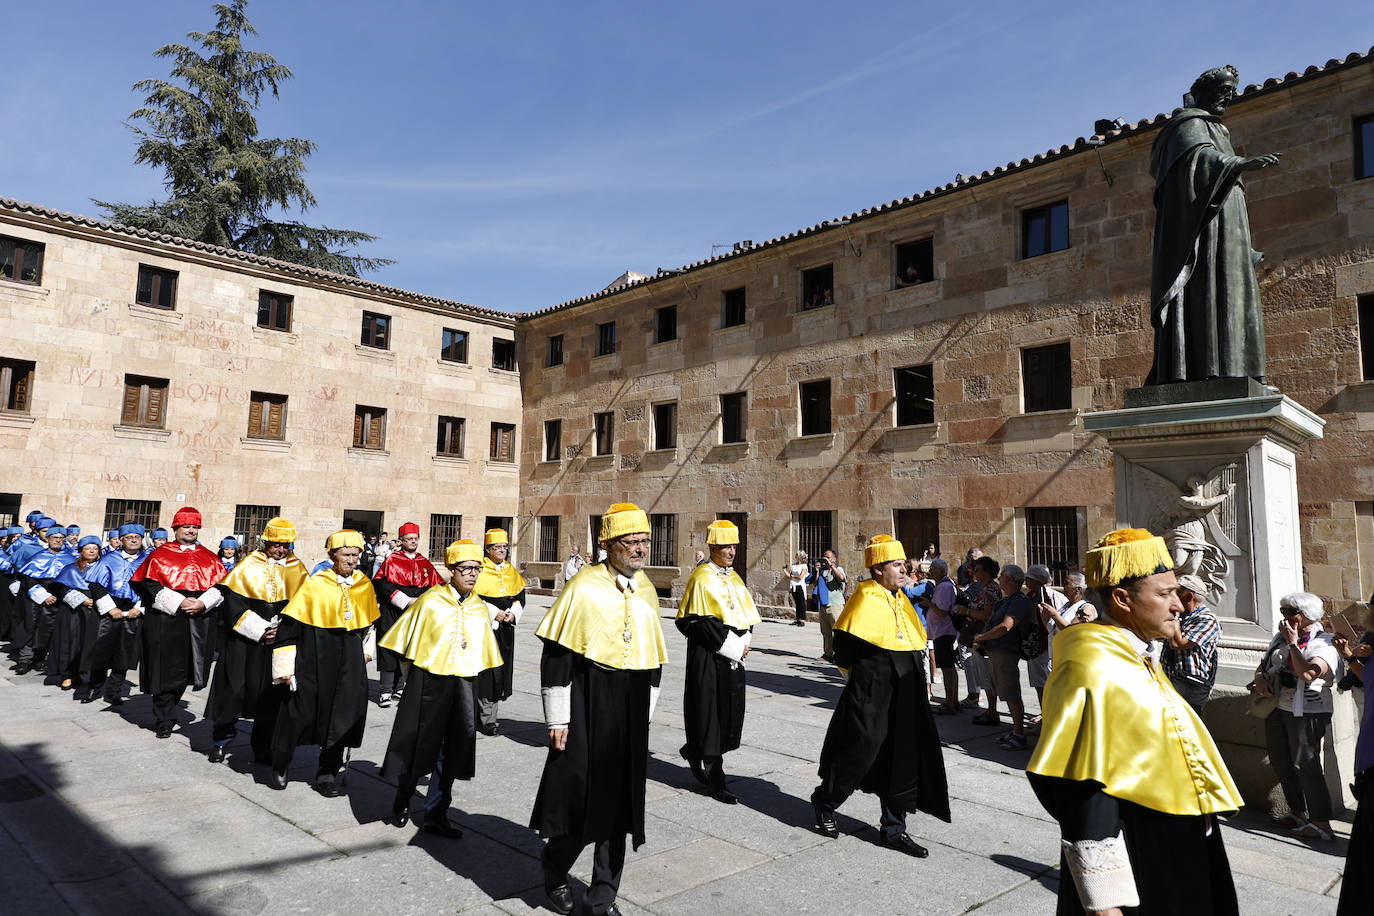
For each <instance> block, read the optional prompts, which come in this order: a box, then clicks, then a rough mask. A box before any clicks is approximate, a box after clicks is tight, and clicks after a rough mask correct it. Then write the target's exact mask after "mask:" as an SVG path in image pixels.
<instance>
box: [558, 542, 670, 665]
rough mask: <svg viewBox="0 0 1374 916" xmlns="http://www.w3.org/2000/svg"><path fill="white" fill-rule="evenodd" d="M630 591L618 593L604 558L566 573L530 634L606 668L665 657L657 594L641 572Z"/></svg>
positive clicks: (657, 661)
mask: <svg viewBox="0 0 1374 916" xmlns="http://www.w3.org/2000/svg"><path fill="white" fill-rule="evenodd" d="M634 583H635V590H634V591H633V592H629V591H627V592H623V593H622V592H621V591H620V587H619V586H618V585H617V584H616V581H615V574H614V573H613V572H612V571H611V568H610V566H609V564H607V563H594V564H592V565H590V566H587V567H585V568H584V569H583V570H582V571H581V572H580V573H578V574H577V575H576V576H574V577H573V578H572V581H570V582H569V583H568V584H567V585H566V586H564V587H563V591H562V593H560V594H559V596H558V600H556V601H554V603H553V607H551V608H549V612H548V613H547V614H545V615H544V619H543V620H541V621H540V622H539V627H538V629H536V630H535V631H534V633H535V635H536V636H539V637H540V638H542V639H547V640H549V641H551V642H556V643H558V644H559V645H560V646H563V647H564V648H566V649H568V650H569V651H572V652H576V653H577V654H578V655H581V656H584V657H585V658H587V659H588V660H589V661H593V662H596V663H597V664H598V665H601V666H603V667H606V668H615V669H617V670H634V671H643V670H646V669H650V668H657V667H659V666H660V665H665V664H667V662H668V647H667V646H666V645H665V644H664V642H663V626H662V623H661V621H660V620H659V609H658V593H657V592H656V591H654V585H653V583H652V582H650V581H649V577H648V576H646V575H644V573H643V572H638V573H635V578H634Z"/></svg>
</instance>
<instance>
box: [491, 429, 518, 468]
mask: <svg viewBox="0 0 1374 916" xmlns="http://www.w3.org/2000/svg"><path fill="white" fill-rule="evenodd" d="M491 460H492V461H514V460H515V427H514V426H512V425H511V424H509V423H493V424H491Z"/></svg>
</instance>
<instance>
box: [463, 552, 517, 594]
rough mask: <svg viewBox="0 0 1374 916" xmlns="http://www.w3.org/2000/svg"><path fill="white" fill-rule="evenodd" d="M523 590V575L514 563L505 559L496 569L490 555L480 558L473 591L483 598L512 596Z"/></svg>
mask: <svg viewBox="0 0 1374 916" xmlns="http://www.w3.org/2000/svg"><path fill="white" fill-rule="evenodd" d="M524 590H525V577H524V576H522V575H520V570H518V569H516V568H515V564H514V563H512V562H510V561H509V560H507V561H506V562H505V563H503V564H501V568H500V569H497V567H496V564H495V563H493V562H492V560H491V557H483V558H482V571H481V572H480V573H478V574H477V584H476V585H475V586H473V591H475V592H476V593H477V594H479V595H481V596H482V597H483V598H513V597H515V596H516V595H518V594H520V593H521V592H523V591H524Z"/></svg>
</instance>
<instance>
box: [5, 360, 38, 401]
mask: <svg viewBox="0 0 1374 916" xmlns="http://www.w3.org/2000/svg"><path fill="white" fill-rule="evenodd" d="M36 367H37V364H36V363H32V362H29V361H28V360H23V359H0V397H3V398H4V399H5V400H4V402H3V403H0V409H4V410H12V411H14V412H16V413H28V412H29V408H30V407H31V406H32V404H33V373H34V369H35V368H36Z"/></svg>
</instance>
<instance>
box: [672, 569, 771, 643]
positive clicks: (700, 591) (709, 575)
mask: <svg viewBox="0 0 1374 916" xmlns="http://www.w3.org/2000/svg"><path fill="white" fill-rule="evenodd" d="M689 614H697V615H700V616H702V617H714V618H716V619H717V620H719V621H720V622H721V623H723V624H725V625H726V626H727V627H732V628H734V629H736V630H748V629H750V628H751V627H753V626H755V625H756V624H758V623H759V612H758V608H756V607H754V599H753V596H751V595H750V594H749V588H748V587H747V586H746V585H745V584H744V580H743V579H741V578H740V577H739V573H737V572H735V571H734V570H733V569H729V568H727V569H721V568H720V567H719V566H717V565H716V564H714V563H709V562H708V563H702V564H701V565H700V566H698V567H697V568H696V569H694V570H692V574H691V575H690V576H688V577H687V585H686V587H685V588H684V589H683V591H682V600H681V601H679V602H678V609H677V616H678V619H682V618H683V617H686V616H687V615H689Z"/></svg>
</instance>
